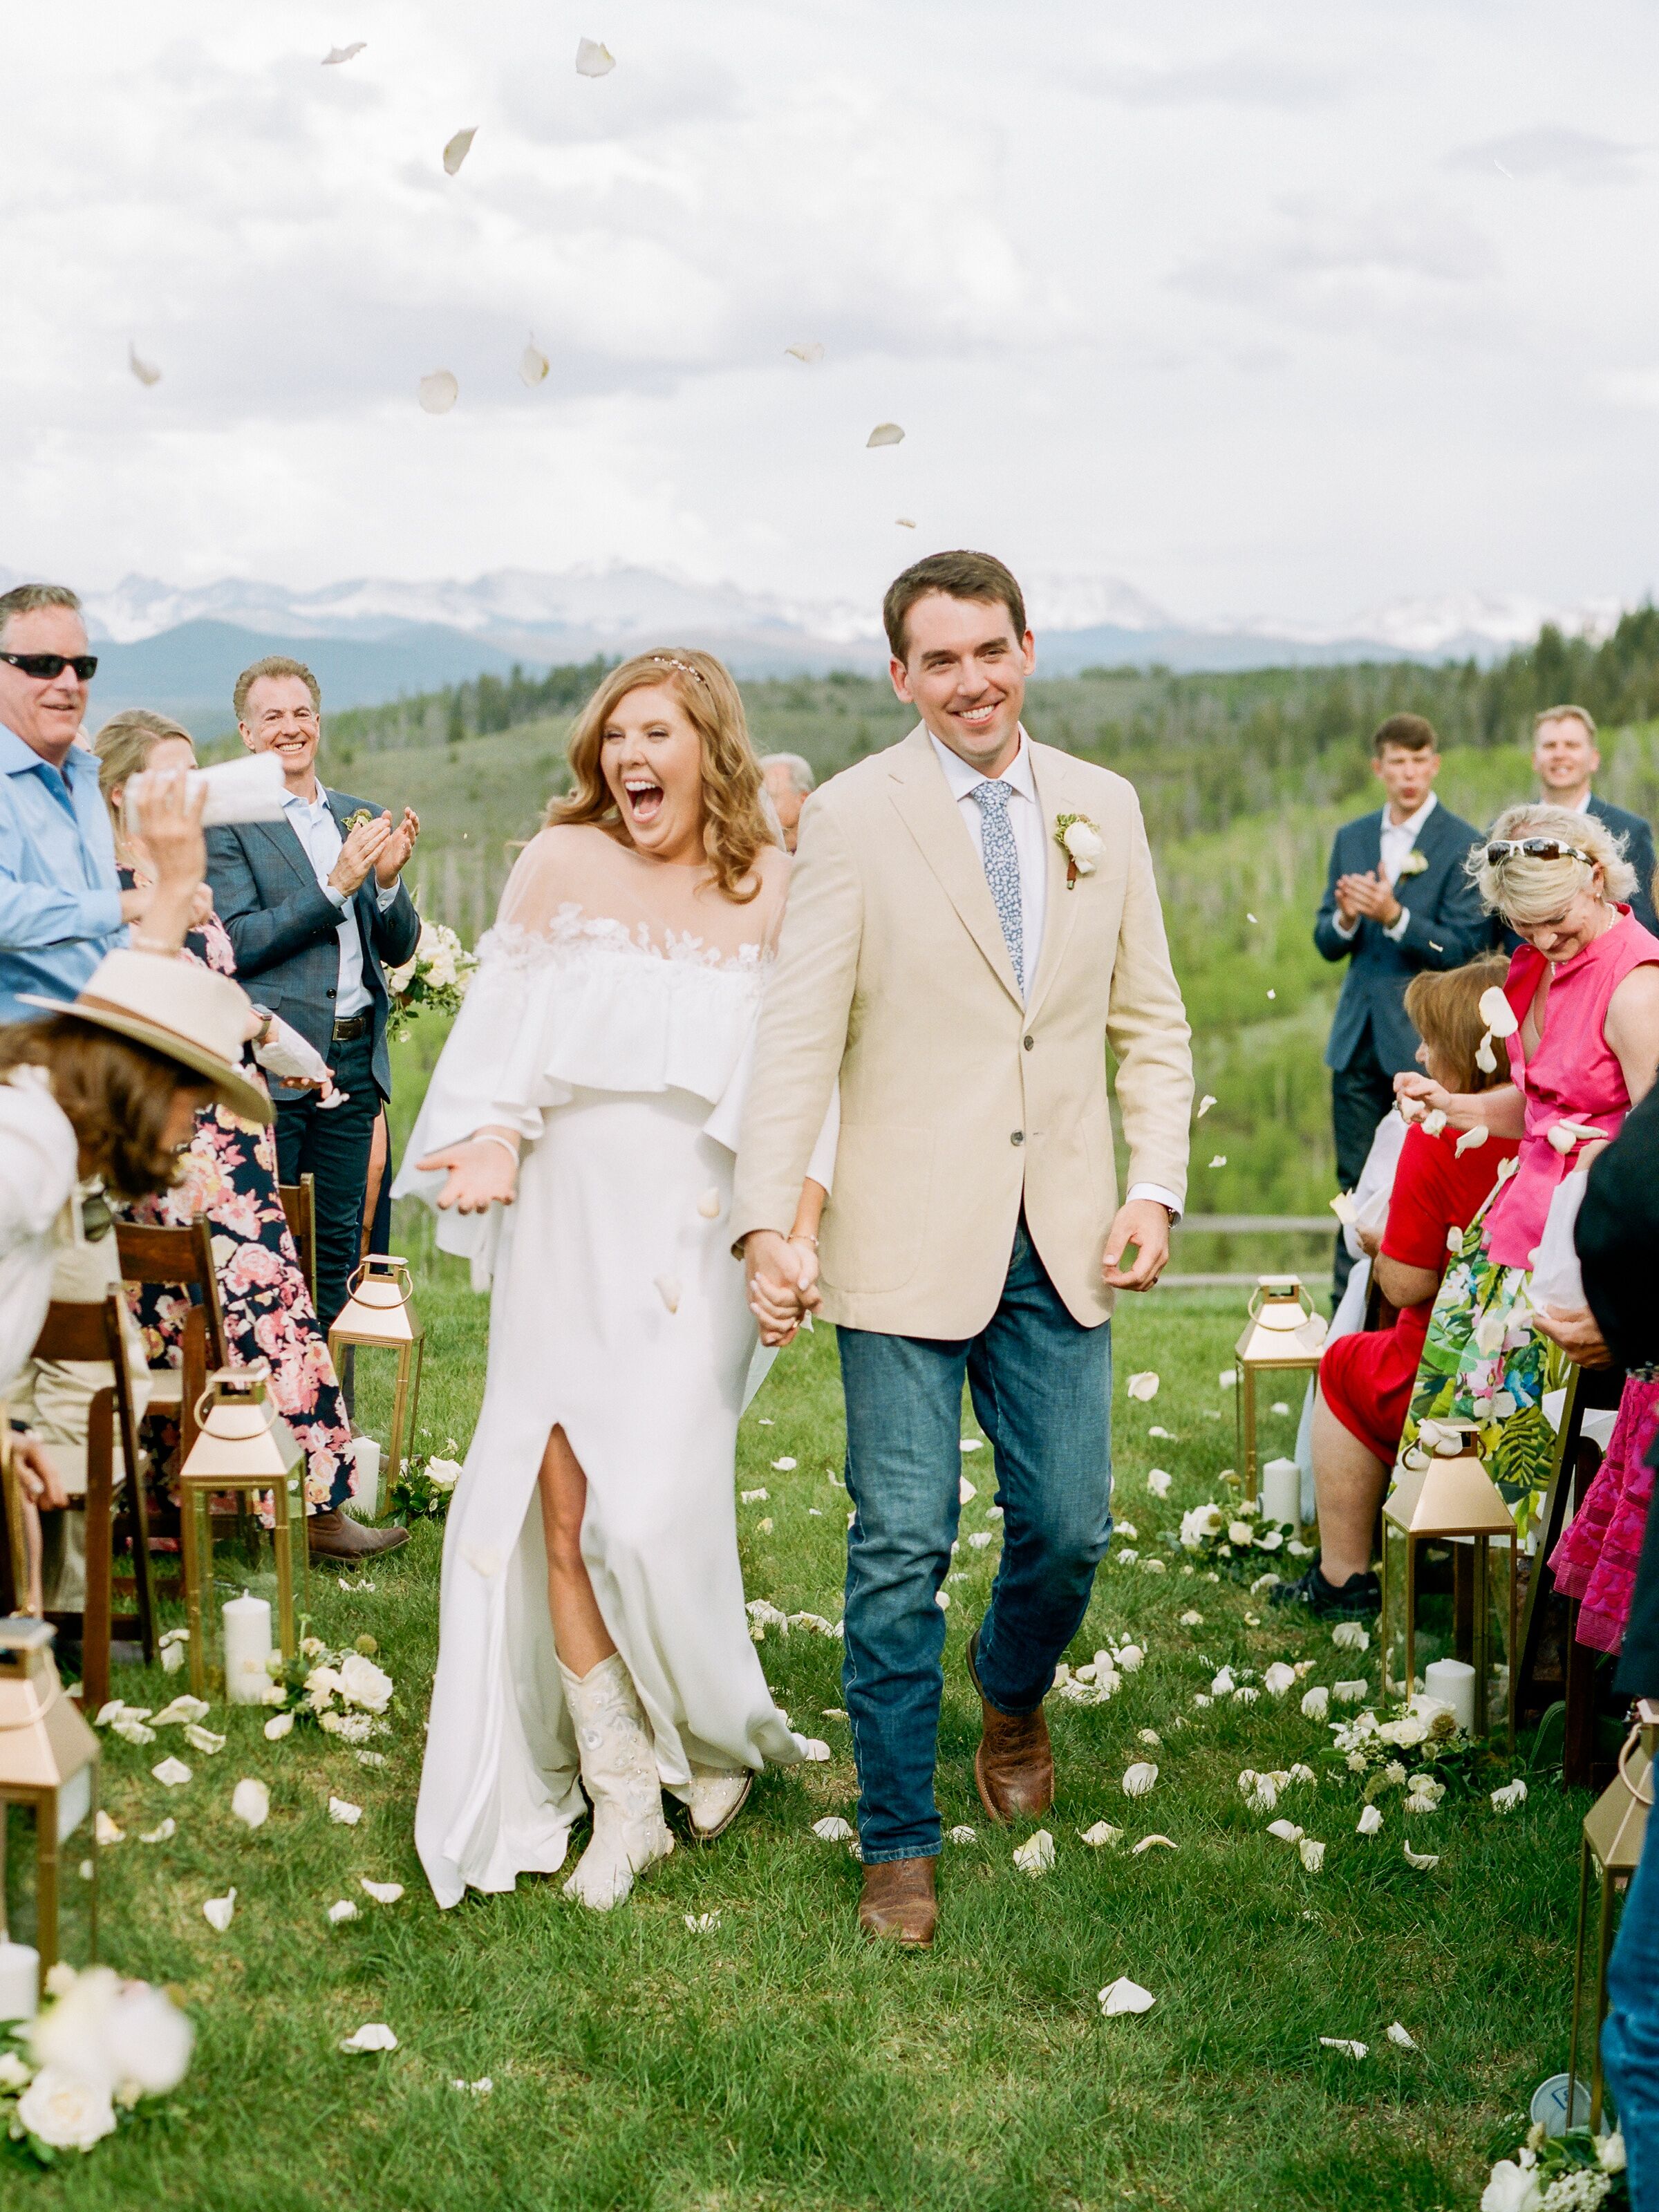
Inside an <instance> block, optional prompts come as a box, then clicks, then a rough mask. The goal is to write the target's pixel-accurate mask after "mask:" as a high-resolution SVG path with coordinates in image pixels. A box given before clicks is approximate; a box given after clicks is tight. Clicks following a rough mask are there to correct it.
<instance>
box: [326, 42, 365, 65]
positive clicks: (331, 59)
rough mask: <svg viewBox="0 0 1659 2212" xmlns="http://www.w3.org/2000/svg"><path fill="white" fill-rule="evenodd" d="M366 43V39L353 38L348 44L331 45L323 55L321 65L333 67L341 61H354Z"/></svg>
mask: <svg viewBox="0 0 1659 2212" xmlns="http://www.w3.org/2000/svg"><path fill="white" fill-rule="evenodd" d="M367 45H368V40H367V39H354V40H352V42H351V44H350V45H349V46H331V47H330V48H329V50H328V52H326V53H325V55H324V56H323V67H324V68H325V69H334V68H337V66H338V64H340V63H341V62H349V61H355V60H356V58H357V56H358V55H359V54H360V53H362V51H363V49H364V47H365V46H367Z"/></svg>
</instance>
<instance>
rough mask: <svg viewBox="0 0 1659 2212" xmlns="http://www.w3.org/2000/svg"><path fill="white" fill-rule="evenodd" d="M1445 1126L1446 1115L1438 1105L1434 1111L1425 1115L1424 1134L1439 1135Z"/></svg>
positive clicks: (1428, 1135) (1426, 1135)
mask: <svg viewBox="0 0 1659 2212" xmlns="http://www.w3.org/2000/svg"><path fill="white" fill-rule="evenodd" d="M1445 1126H1446V1116H1445V1115H1444V1114H1443V1112H1442V1110H1441V1109H1440V1108H1439V1107H1438V1106H1437V1107H1436V1108H1435V1109H1434V1111H1433V1113H1431V1114H1425V1115H1424V1116H1423V1134H1424V1135H1425V1137H1437V1136H1438V1135H1439V1134H1440V1132H1441V1131H1442V1130H1443V1128H1444V1127H1445Z"/></svg>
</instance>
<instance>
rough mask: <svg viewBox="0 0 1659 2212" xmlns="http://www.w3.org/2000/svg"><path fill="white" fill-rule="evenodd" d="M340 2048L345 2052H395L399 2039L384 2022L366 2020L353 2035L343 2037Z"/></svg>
mask: <svg viewBox="0 0 1659 2212" xmlns="http://www.w3.org/2000/svg"><path fill="white" fill-rule="evenodd" d="M339 2047H340V2049H341V2050H342V2051H395V2050H396V2049H397V2048H398V2039H397V2037H396V2036H395V2035H394V2034H393V2033H392V2030H391V2029H390V2028H389V2027H387V2026H386V2022H385V2021H383V2020H366V2021H364V2022H363V2024H362V2027H360V2028H357V2029H356V2030H355V2031H354V2033H351V2034H350V2035H345V2036H342V2037H341V2039H340V2045H339Z"/></svg>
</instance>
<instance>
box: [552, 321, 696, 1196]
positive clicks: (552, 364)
mask: <svg viewBox="0 0 1659 2212" xmlns="http://www.w3.org/2000/svg"><path fill="white" fill-rule="evenodd" d="M552 366H553V364H552V362H550V361H549V359H548V357H547V356H546V355H545V354H544V352H543V351H542V349H541V348H540V347H539V346H538V345H537V344H536V343H534V341H533V340H532V342H531V343H529V344H528V345H526V348H525V349H524V351H523V352H522V353H521V354H520V356H519V381H520V383H521V384H524V385H527V386H529V388H530V389H531V391H532V392H533V391H534V390H535V388H536V386H538V384H540V383H541V382H542V381H543V380H544V379H545V377H546V375H547V372H548V371H549V369H550V368H552ZM697 1211H698V1212H699V1213H701V1212H702V1211H703V1209H702V1205H701V1204H699V1206H698V1207H697ZM718 1212H720V1205H719V1201H718V1200H716V1202H715V1206H714V1213H718ZM714 1213H710V1214H709V1215H708V1217H707V1218H708V1219H709V1220H710V1221H712V1220H713V1219H714Z"/></svg>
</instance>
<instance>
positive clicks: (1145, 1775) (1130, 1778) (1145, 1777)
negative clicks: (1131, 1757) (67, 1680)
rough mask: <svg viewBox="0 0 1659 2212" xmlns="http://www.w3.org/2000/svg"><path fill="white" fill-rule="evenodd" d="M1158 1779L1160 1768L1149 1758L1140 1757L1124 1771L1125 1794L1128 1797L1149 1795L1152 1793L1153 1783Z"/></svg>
mask: <svg viewBox="0 0 1659 2212" xmlns="http://www.w3.org/2000/svg"><path fill="white" fill-rule="evenodd" d="M1157 1780H1158V1769H1157V1767H1156V1766H1155V1765H1153V1764H1152V1760H1151V1759H1137V1760H1136V1761H1135V1763H1134V1765H1133V1766H1130V1767H1128V1768H1127V1769H1126V1770H1125V1771H1124V1776H1123V1794H1124V1796H1126V1797H1146V1796H1150V1795H1151V1793H1152V1784H1154V1783H1155V1782H1156V1781H1157Z"/></svg>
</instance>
